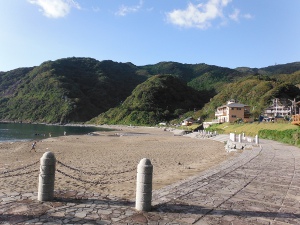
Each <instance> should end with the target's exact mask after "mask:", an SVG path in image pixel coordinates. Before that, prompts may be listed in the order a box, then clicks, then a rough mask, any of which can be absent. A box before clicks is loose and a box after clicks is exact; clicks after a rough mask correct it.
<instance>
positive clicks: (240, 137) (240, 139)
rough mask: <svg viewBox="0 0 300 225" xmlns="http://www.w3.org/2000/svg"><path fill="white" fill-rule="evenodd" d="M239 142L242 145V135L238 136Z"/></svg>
mask: <svg viewBox="0 0 300 225" xmlns="http://www.w3.org/2000/svg"><path fill="white" fill-rule="evenodd" d="M238 142H239V143H242V135H241V134H239V136H238Z"/></svg>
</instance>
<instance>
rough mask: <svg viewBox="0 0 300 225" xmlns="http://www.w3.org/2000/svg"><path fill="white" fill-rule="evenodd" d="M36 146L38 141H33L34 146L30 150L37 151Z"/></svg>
mask: <svg viewBox="0 0 300 225" xmlns="http://www.w3.org/2000/svg"><path fill="white" fill-rule="evenodd" d="M35 146H36V141H35V142H33V143H32V146H31V149H30V151H31V150H34V151H35V152H36V150H35Z"/></svg>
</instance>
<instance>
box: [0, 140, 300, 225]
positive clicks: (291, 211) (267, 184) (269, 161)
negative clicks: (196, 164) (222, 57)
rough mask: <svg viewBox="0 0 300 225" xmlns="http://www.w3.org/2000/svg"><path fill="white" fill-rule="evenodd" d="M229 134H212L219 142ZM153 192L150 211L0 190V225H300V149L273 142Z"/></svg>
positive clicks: (91, 197)
mask: <svg viewBox="0 0 300 225" xmlns="http://www.w3.org/2000/svg"><path fill="white" fill-rule="evenodd" d="M226 138H228V136H227V137H226V136H221V135H220V136H218V137H216V138H215V139H216V140H218V141H224V140H225V139H226ZM260 144H261V145H260V146H256V147H254V148H253V149H252V150H244V151H243V152H242V153H241V154H240V155H239V156H238V157H236V158H233V159H231V160H229V161H226V162H224V163H222V164H220V165H218V166H216V167H215V168H212V169H210V170H208V171H205V172H203V173H202V174H199V175H197V176H194V177H191V178H189V179H187V180H185V181H182V182H179V183H176V184H173V185H170V186H167V187H165V188H163V189H160V190H158V191H155V192H154V193H153V210H152V211H151V212H148V213H139V212H136V211H135V209H134V202H133V201H125V200H122V199H118V198H115V197H113V196H102V195H101V194H95V193H94V194H92V193H85V192H82V193H79V192H76V191H66V192H59V193H56V194H55V196H56V198H55V200H54V201H53V202H44V203H41V202H38V201H37V200H36V199H37V193H3V192H1V191H0V224H183V225H184V224H202V225H204V224H233V225H236V224H255V225H256V224H274V225H275V224H278V225H283V224H300V149H299V148H297V147H293V146H289V145H285V144H281V143H278V142H274V141H268V140H261V143H260Z"/></svg>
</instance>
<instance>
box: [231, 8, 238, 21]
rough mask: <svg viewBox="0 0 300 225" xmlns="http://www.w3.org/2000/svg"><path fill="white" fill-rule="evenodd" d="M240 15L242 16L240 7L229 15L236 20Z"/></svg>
mask: <svg viewBox="0 0 300 225" xmlns="http://www.w3.org/2000/svg"><path fill="white" fill-rule="evenodd" d="M239 16H240V10H239V9H234V12H233V13H232V14H230V15H229V18H230V19H232V20H234V21H239Z"/></svg>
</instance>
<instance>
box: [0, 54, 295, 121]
mask: <svg viewBox="0 0 300 225" xmlns="http://www.w3.org/2000/svg"><path fill="white" fill-rule="evenodd" d="M170 77H171V78H170ZM173 78H174V79H173ZM148 79H149V80H148ZM144 82H145V83H144ZM299 83H300V63H299V62H295V63H289V64H284V65H275V66H270V67H265V68H248V67H240V68H237V69H230V68H224V67H218V66H214V65H207V64H203V63H201V64H182V63H178V62H160V63H157V64H154V65H145V66H136V65H134V64H132V63H118V62H113V61H110V60H104V61H98V60H95V59H92V58H75V57H73V58H65V59H59V60H56V61H47V62H44V63H42V64H41V65H40V66H36V67H30V68H18V69H15V70H11V71H8V72H0V120H14V121H27V122H46V123H66V122H86V121H89V120H91V119H92V118H94V117H97V116H98V115H99V114H101V116H100V117H98V118H97V121H98V122H101V123H104V122H105V123H119V122H122V123H124V122H125V121H126V120H127V121H131V122H132V124H147V123H149V124H153V123H155V122H157V121H162V120H165V121H168V120H171V119H173V118H175V117H178V116H179V115H182V114H183V113H184V112H187V111H190V113H189V115H191V114H192V113H193V112H194V110H199V109H201V107H202V106H203V105H204V104H205V103H206V105H205V107H204V108H203V109H202V110H199V111H197V113H196V114H195V115H194V116H195V117H198V116H201V117H202V118H205V117H211V116H212V114H213V111H214V108H215V107H217V106H219V105H222V104H224V103H225V102H226V101H227V100H228V99H231V98H235V99H237V100H239V101H240V102H243V103H245V104H249V105H250V106H252V108H253V109H254V110H253V115H254V116H255V115H258V114H259V113H260V112H261V110H262V109H263V108H264V107H266V106H267V105H268V104H269V102H270V100H271V98H273V97H278V96H281V95H284V96H288V97H290V98H296V99H297V100H300V99H299V93H298V91H299V89H298V88H297V87H299ZM138 85H139V86H138ZM116 107H117V108H116ZM114 108H116V109H114ZM100 118H101V119H100ZM94 121H96V120H94Z"/></svg>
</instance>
